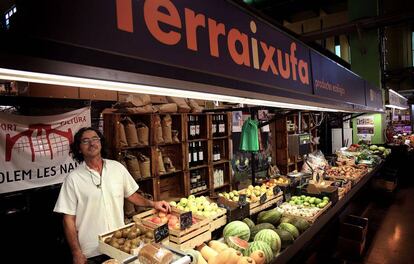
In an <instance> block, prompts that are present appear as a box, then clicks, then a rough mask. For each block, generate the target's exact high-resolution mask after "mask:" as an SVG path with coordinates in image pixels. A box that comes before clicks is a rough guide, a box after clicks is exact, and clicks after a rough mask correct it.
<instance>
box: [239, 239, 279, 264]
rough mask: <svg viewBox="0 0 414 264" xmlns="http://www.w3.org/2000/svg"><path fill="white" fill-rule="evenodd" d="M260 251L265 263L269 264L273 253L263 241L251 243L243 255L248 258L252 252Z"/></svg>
mask: <svg viewBox="0 0 414 264" xmlns="http://www.w3.org/2000/svg"><path fill="white" fill-rule="evenodd" d="M257 250H261V251H262V252H263V253H264V254H265V258H266V262H265V263H267V264H269V263H270V262H271V261H272V259H273V251H272V249H271V248H270V246H269V245H268V244H266V243H265V242H263V241H253V242H251V243H250V244H249V248H247V249H246V250H245V251H244V252H243V255H245V256H250V255H251V254H252V253H253V252H255V251H257Z"/></svg>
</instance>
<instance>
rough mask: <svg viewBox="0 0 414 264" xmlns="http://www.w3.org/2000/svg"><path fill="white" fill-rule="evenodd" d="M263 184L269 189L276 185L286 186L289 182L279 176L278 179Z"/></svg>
mask: <svg viewBox="0 0 414 264" xmlns="http://www.w3.org/2000/svg"><path fill="white" fill-rule="evenodd" d="M265 184H266V186H267V187H269V188H273V187H275V186H278V185H282V186H286V185H289V184H290V180H289V179H288V178H286V177H283V176H281V177H278V178H276V179H270V180H269V181H267V182H266V183H265Z"/></svg>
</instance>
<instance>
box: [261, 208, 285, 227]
mask: <svg viewBox="0 0 414 264" xmlns="http://www.w3.org/2000/svg"><path fill="white" fill-rule="evenodd" d="M281 217H282V214H281V213H280V212H279V211H278V210H276V209H272V210H268V211H263V212H260V213H259V215H258V216H257V223H259V224H260V223H270V224H272V225H277V224H279V221H280V218H281Z"/></svg>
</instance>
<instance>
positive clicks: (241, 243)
mask: <svg viewBox="0 0 414 264" xmlns="http://www.w3.org/2000/svg"><path fill="white" fill-rule="evenodd" d="M226 243H227V245H228V246H229V247H231V248H234V249H235V250H238V251H240V252H243V251H244V250H246V249H247V248H248V247H249V242H247V241H246V240H243V239H241V238H238V237H236V236H230V237H228V238H227V239H226Z"/></svg>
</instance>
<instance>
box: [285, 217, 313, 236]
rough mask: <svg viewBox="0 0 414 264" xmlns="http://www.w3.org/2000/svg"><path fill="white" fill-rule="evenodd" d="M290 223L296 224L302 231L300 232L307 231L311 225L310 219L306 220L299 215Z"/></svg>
mask: <svg viewBox="0 0 414 264" xmlns="http://www.w3.org/2000/svg"><path fill="white" fill-rule="evenodd" d="M289 223H291V224H292V225H294V226H295V227H296V228H297V229H298V230H299V231H300V233H303V232H305V230H306V229H308V228H309V227H310V224H309V222H308V221H306V220H305V219H303V218H298V217H295V218H293V219H292V220H291V221H290V222H289Z"/></svg>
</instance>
